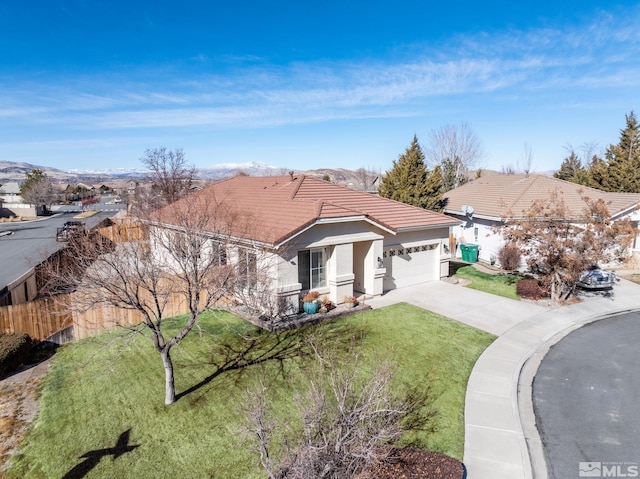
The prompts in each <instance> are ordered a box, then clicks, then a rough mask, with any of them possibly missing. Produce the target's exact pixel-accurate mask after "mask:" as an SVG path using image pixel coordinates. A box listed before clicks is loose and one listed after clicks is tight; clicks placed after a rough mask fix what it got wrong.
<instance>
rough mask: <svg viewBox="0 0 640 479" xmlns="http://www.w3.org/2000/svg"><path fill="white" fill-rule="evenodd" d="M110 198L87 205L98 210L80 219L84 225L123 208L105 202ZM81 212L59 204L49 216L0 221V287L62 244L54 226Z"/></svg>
mask: <svg viewBox="0 0 640 479" xmlns="http://www.w3.org/2000/svg"><path fill="white" fill-rule="evenodd" d="M110 199H111V198H110V197H104V198H103V200H102V202H101V203H97V204H95V205H91V206H90V207H88V208H87V209H92V210H98V211H99V213H97V214H96V215H94V216H91V217H89V218H86V219H84V220H83V221H84V223H85V224H86V227H87V229H89V228H92V227H93V226H95V225H96V224H98V223H99V222H100V221H102V220H104V219H105V218H107V217H109V216H113V215H115V214H116V213H117V212H118V211H119V210H120V209H123V208H125V206H124V205H122V204H109V201H110ZM81 212H82V208H81V207H79V206H61V207H57V210H56V212H55V213H56V214H55V215H53V216H49V217H43V218H38V219H37V220H34V221H25V222H20V223H17V222H15V223H0V289H2V288H3V287H4V286H6V285H7V284H9V283H11V282H12V281H15V280H16V279H18V278H19V277H21V276H22V275H23V274H24V273H26V272H27V271H29V270H30V269H31V268H32V267H33V266H34V265H36V264H38V263H40V262H42V260H43V259H44V258H46V257H47V256H49V255H50V254H51V253H53V252H54V251H56V250H58V249H59V248H60V247H61V246H63V244H64V243H59V242H57V241H56V231H57V228H58V227H61V226H62V225H63V224H64V223H65V222H66V221H69V220H72V219H73V217H74V216H75V215H76V214H78V213H81ZM7 233H10V234H7Z"/></svg>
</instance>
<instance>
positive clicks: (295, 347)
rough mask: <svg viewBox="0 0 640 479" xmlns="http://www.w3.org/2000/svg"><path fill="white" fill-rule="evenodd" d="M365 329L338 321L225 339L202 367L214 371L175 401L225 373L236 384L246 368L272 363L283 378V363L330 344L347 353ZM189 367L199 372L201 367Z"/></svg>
mask: <svg viewBox="0 0 640 479" xmlns="http://www.w3.org/2000/svg"><path fill="white" fill-rule="evenodd" d="M368 329H369V328H368V326H366V325H364V324H357V325H356V324H353V323H347V322H344V321H341V322H339V323H338V322H336V323H332V324H330V325H325V326H322V327H318V326H317V325H316V326H306V327H302V328H299V329H294V330H288V331H282V332H269V331H266V330H263V329H261V328H256V330H255V331H253V332H251V333H249V334H238V333H237V334H233V335H229V336H225V337H223V338H222V340H221V341H219V342H215V343H214V344H213V345H212V346H211V349H210V350H209V353H210V354H211V359H210V360H209V361H207V362H206V364H207V365H212V366H214V368H215V369H214V371H213V372H212V373H211V374H209V375H208V376H207V377H205V378H204V379H202V380H201V381H200V382H198V383H196V384H194V385H193V386H191V387H189V388H188V389H186V390H184V391H182V392H180V393H178V394H177V395H176V401H178V400H180V399H182V398H184V397H186V396H188V395H189V394H192V393H194V392H196V391H198V390H199V389H201V388H202V387H204V386H206V385H207V384H209V383H210V382H212V381H213V380H214V379H215V378H217V377H218V376H220V375H222V374H224V373H227V372H231V371H237V372H239V373H240V374H239V375H238V376H237V377H236V381H238V380H240V378H241V376H242V373H243V372H244V371H245V370H246V368H248V367H249V366H256V365H259V364H264V363H267V362H273V361H276V362H278V364H279V369H280V372H281V373H282V374H284V363H285V361H287V360H292V359H295V358H304V357H307V356H310V355H312V354H314V353H315V350H316V348H317V345H320V344H325V345H326V344H330V345H331V348H332V349H334V350H336V351H344V352H347V351H350V350H352V349H353V346H354V344H357V343H359V342H360V341H362V339H363V338H364V337H365V335H366V334H367V331H368ZM192 366H195V367H198V368H202V363H199V364H197V365H192ZM182 367H189V365H188V364H187V365H182Z"/></svg>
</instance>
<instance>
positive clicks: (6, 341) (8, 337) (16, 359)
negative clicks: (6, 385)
mask: <svg viewBox="0 0 640 479" xmlns="http://www.w3.org/2000/svg"><path fill="white" fill-rule="evenodd" d="M33 346H34V342H33V340H32V339H31V338H30V337H29V335H28V334H26V333H16V334H0V377H2V376H5V375H6V374H8V373H10V372H12V371H14V370H15V369H17V368H18V367H20V366H21V365H23V364H26V363H28V362H29V358H30V356H31V351H32V349H33Z"/></svg>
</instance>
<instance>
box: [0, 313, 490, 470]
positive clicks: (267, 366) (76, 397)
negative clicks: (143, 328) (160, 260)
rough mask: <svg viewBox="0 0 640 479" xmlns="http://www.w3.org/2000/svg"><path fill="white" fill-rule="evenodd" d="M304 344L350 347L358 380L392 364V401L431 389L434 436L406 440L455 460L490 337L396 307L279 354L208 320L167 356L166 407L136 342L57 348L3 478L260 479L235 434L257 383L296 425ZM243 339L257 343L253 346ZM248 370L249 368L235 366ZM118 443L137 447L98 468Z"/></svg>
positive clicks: (259, 339) (103, 339)
mask: <svg viewBox="0 0 640 479" xmlns="http://www.w3.org/2000/svg"><path fill="white" fill-rule="evenodd" d="M180 321H181V319H180V318H177V319H175V322H176V324H174V325H173V327H176V326H177V323H179V322H180ZM309 334H313V335H319V337H321V338H323V339H322V340H323V341H325V342H326V343H330V344H332V346H334V348H335V350H336V351H343V353H344V354H345V358H346V359H348V356H347V352H346V351H347V350H348V349H349V348H350V347H353V346H352V345H354V344H355V345H356V346H355V347H356V348H357V350H358V352H359V354H361V357H362V361H363V362H362V363H361V364H362V365H363V369H368V368H370V369H371V370H373V369H374V368H375V366H376V365H377V364H379V363H380V362H381V361H383V360H390V361H391V362H392V364H393V365H394V368H395V370H396V372H397V374H396V376H395V377H394V381H395V383H394V384H397V388H398V390H401V389H402V387H403V384H406V383H409V384H413V385H417V386H419V387H422V386H423V385H424V390H425V391H426V389H427V385H428V386H429V388H430V394H431V398H432V400H433V402H432V406H433V407H434V408H435V409H436V411H437V417H436V422H435V424H434V425H435V427H436V431H435V432H434V433H429V434H426V433H422V434H417V435H415V436H414V437H411V438H406V440H409V439H411V440H412V441H413V442H417V443H418V444H419V445H420V447H423V448H425V449H432V450H436V451H440V452H443V453H446V454H449V455H451V456H454V457H456V458H458V459H461V457H462V452H463V440H464V421H463V412H464V396H465V389H466V384H467V380H468V376H469V374H470V372H471V369H472V367H473V365H474V363H475V361H476V359H477V358H478V356H479V355H480V354H481V353H482V351H483V350H484V349H485V348H486V347H487V346H488V345H489V344H490V343H491V342H492V341H493V340H494V339H495V338H494V336H492V335H490V334H488V333H484V332H482V331H479V330H476V329H473V328H470V327H468V326H465V325H463V324H460V323H457V322H455V321H451V320H449V319H447V318H444V317H442V316H439V315H436V314H434V313H431V312H428V311H425V310H422V309H420V308H416V307H413V306H410V305H408V304H398V305H394V306H390V307H387V308H382V309H378V310H371V311H366V312H361V313H356V314H355V315H353V316H350V317H346V318H343V319H340V320H337V321H335V322H332V323H327V324H324V325H319V326H315V327H312V328H305V329H303V330H300V331H298V332H296V333H295V334H293V335H290V336H289V337H288V338H287V340H286V341H284V342H283V343H277V342H275V341H274V338H275V336H274V335H273V333H268V332H264V331H261V330H258V329H257V328H255V327H254V326H252V325H250V324H248V323H246V322H244V321H242V320H239V319H237V318H235V317H233V316H231V315H228V314H225V313H220V314H216V315H213V314H211V315H208V316H207V317H206V318H203V320H202V321H201V331H200V332H198V331H193V332H192V333H191V335H190V336H188V337H187V338H186V339H185V340H184V341H183V342H182V343H181V344H180V345H179V346H177V347H176V348H174V350H173V351H174V353H173V355H172V356H173V358H174V360H175V364H176V390H177V393H178V394H179V395H181V397H180V398H179V399H178V401H177V402H176V403H175V404H173V405H171V406H165V405H164V403H163V401H164V375H163V369H162V364H161V362H160V358H159V356H158V355H157V353H156V352H155V351H154V350H153V348H152V345H151V342H150V341H149V340H148V339H146V338H144V337H142V336H141V335H137V336H129V337H123V336H122V335H121V333H108V334H103V335H101V336H98V337H96V338H90V339H87V340H82V341H79V342H77V343H74V344H70V345H67V346H64V347H63V348H61V350H60V351H59V352H58V353H57V354H56V355H55V357H54V361H53V365H52V368H51V370H50V372H49V374H48V376H47V378H46V380H45V384H44V387H43V392H42V397H41V403H40V404H41V409H40V414H39V416H38V419H37V420H36V423H35V426H34V428H33V429H32V431H31V432H30V433H29V434H28V435H27V438H26V439H25V443H24V444H23V447H22V453H21V455H19V456H17V457H14V459H13V460H12V462H13V467H12V468H11V469H10V471H9V477H20V478H23V477H24V478H61V477H65V474H68V473H70V471H71V472H72V473H78V472H79V474H86V475H79V474H77V475H76V476H72V474H71V473H70V474H69V475H68V476H67V477H87V478H97V477H100V478H107V477H108V478H121V477H134V478H136V479H144V478H157V477H185V478H242V479H244V478H262V477H265V475H264V473H263V472H262V471H261V470H260V468H259V467H258V457H257V453H255V452H254V450H253V449H252V448H251V447H250V445H249V444H248V443H247V440H246V438H245V436H244V435H243V434H242V431H243V427H244V424H245V415H244V412H243V407H244V400H245V394H246V391H247V389H248V388H251V387H253V385H255V384H256V383H257V381H258V380H259V379H260V378H262V379H264V380H265V381H266V383H267V384H269V385H270V386H271V387H270V389H269V391H268V394H269V399H270V404H271V405H272V406H273V408H274V411H275V412H276V413H277V414H278V415H279V417H280V418H281V420H283V421H286V419H287V418H290V417H291V416H293V415H294V414H293V413H292V411H295V404H296V401H297V397H298V395H297V392H298V391H304V390H305V385H306V382H307V378H308V374H307V372H308V370H309V367H310V362H311V361H312V360H313V359H312V357H311V356H304V355H301V354H300V351H301V350H300V349H299V346H300V344H302V341H301V340H302V338H304V337H306V336H308V335H309ZM247 337H253V338H254V339H255V340H254V341H253V342H251V343H250V345H249V343H247V342H246V338H247ZM243 338H244V339H243ZM349 354H351V353H349ZM247 359H248V360H250V362H252V363H253V364H252V365H248V366H246V365H245V366H242V365H243V361H245V360H247ZM238 365H240V366H242V367H239V366H238ZM181 393H182V394H181ZM119 437H121V438H126V440H125V442H126V444H127V445H129V446H137V447H135V448H131V449H132V450H130V451H128V452H125V453H123V454H122V455H120V456H118V457H117V458H114V457H113V456H107V457H103V458H101V454H103V453H108V452H109V451H108V450H106V451H105V449H109V448H113V447H114V446H115V444H116V441H117V440H118V438H119ZM127 441H128V442H127ZM101 450H102V451H101ZM96 451H97V452H96ZM100 458H101V459H100ZM74 468H75V469H74Z"/></svg>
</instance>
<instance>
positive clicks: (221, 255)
mask: <svg viewBox="0 0 640 479" xmlns="http://www.w3.org/2000/svg"><path fill="white" fill-rule="evenodd" d="M211 262H212V263H213V264H215V265H218V266H224V265H226V264H227V250H226V247H225V245H224V244H222V243H218V242H217V241H212V242H211Z"/></svg>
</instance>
